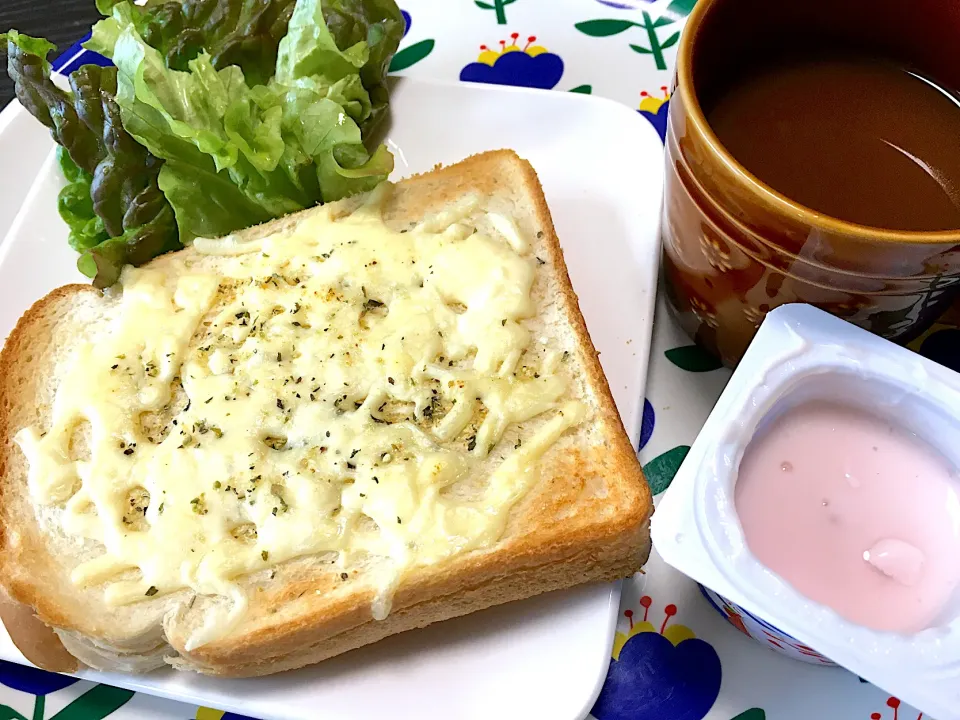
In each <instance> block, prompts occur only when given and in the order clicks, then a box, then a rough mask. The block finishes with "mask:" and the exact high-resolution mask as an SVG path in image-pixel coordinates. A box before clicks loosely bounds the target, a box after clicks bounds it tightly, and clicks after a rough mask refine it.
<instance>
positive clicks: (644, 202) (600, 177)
mask: <svg viewBox="0 0 960 720" xmlns="http://www.w3.org/2000/svg"><path fill="white" fill-rule="evenodd" d="M391 110H392V117H393V120H392V125H391V128H390V131H389V133H388V136H387V143H388V145H389V147H390V149H391V150H392V151H393V153H394V155H395V157H396V170H395V173H394V175H395V176H396V177H398V178H399V177H403V176H405V175H410V174H412V173H419V172H424V171H427V170H430V169H431V168H432V167H433V166H434V165H435V164H437V163H443V164H450V163H453V162H456V161H457V160H460V159H462V158H464V157H467V156H468V155H472V154H475V153H478V152H482V151H484V150H493V149H498V148H513V149H514V150H516V151H517V152H518V153H519V154H520V155H521V156H522V157H524V158H526V159H528V160H529V161H530V162H531V163H532V164H533V166H534V168H535V169H536V170H537V173H538V174H539V176H540V180H541V182H542V184H543V188H544V192H545V193H546V197H547V201H548V203H549V205H550V210H551V212H552V214H553V219H554V222H555V224H556V227H557V234H558V235H559V237H560V241H561V244H562V246H563V250H564V254H565V256H566V260H567V265H568V267H569V269H570V276H571V278H572V281H573V285H574V288H575V289H576V291H577V293H578V295H579V297H580V306H581V308H582V310H583V314H584V316H585V318H586V321H587V325H588V327H589V329H590V335H591V337H592V338H593V342H594V344H595V345H596V347H597V349H598V350H599V351H600V352H601V356H600V360H601V363H602V365H603V368H604V371H605V372H606V375H607V378H608V380H609V382H610V387H611V390H612V391H613V395H614V398H615V400H616V402H617V407H618V408H619V410H620V414H621V416H622V417H623V419H624V425H625V426H626V428H627V432H628V433H629V434H630V437H631V439H632V440H633V441H634V443H635V444H636V441H637V440H638V438H639V431H640V422H641V414H642V407H643V391H644V382H645V379H646V372H647V356H648V352H649V346H650V334H651V329H652V324H653V310H654V298H655V294H656V280H657V263H658V259H659V228H658V219H659V210H660V194H661V189H662V184H663V178H662V172H663V171H662V166H663V149H662V145H661V143H660V140H659V138H658V137H657V134H656V132H655V131H654V130H653V129H652V128H651V126H650V125H649V123H647V122H646V121H644V120H643V118H641V117H640V116H639V115H638V114H637V113H636V112H635V111H633V110H630V109H629V108H626V107H624V106H622V105H619V104H617V103H614V102H613V101H610V100H602V99H597V98H590V97H585V96H581V95H578V94H569V93H561V92H549V91H534V90H525V89H517V88H501V87H492V86H481V85H469V84H459V85H457V84H437V83H432V82H430V83H428V82H423V81H416V80H412V79H407V78H401V79H398V80H397V82H396V85H395V86H394V90H393V94H392V97H391ZM10 113H13V114H20V115H25V112H24V111H23V110H22V109H21V108H19V107H18V106H12V107H11V108H8V109H7V110H6V111H5V112H4V113H3V116H4V117H6V118H7V122H3V121H2V118H0V155H2V157H3V159H4V163H3V166H2V167H3V170H2V171H0V174H2V175H3V176H6V177H4V178H3V180H2V182H0V186H2V183H6V182H7V178H9V175H10V174H12V173H13V172H14V168H17V169H18V170H17V171H18V173H19V175H18V177H20V178H23V177H24V174H25V169H26V168H27V167H29V166H30V165H31V162H33V163H35V162H36V160H32V161H31V159H30V158H29V157H27V156H26V155H25V154H23V153H25V152H26V149H24V151H23V152H21V149H20V138H18V137H17V136H16V135H15V134H16V133H22V132H24V130H23V126H24V125H25V123H24V122H23V119H24V118H22V117H20V118H16V122H13V121H12V119H11V118H9V115H8V114H10ZM47 143H48V147H49V145H50V144H51V143H50V141H49V140H48V141H47ZM24 147H26V146H24ZM32 157H36V153H33V155H32ZM26 174H29V173H26ZM62 182H63V181H62V179H61V177H60V173H59V171H58V170H57V167H56V163H55V160H54V158H53V155H52V153H51V152H49V151H48V154H47V158H46V160H45V161H44V163H43V166H42V167H41V168H40V169H39V172H38V174H37V175H36V180H35V182H34V184H33V187H32V188H31V189H30V191H29V192H28V193H27V195H26V198H25V200H24V201H23V207H22V209H21V210H20V212H19V213H18V214H17V215H16V218H15V219H14V220H13V224H12V226H11V228H10V231H9V233H8V234H7V236H6V239H5V240H4V241H3V243H2V245H0V298H2V303H0V337H6V335H7V334H9V332H10V330H11V329H12V328H13V326H14V324H15V323H16V321H17V319H18V318H19V317H20V315H21V314H22V313H23V311H24V310H26V309H27V308H28V307H29V306H30V304H31V303H33V302H34V301H36V300H37V299H39V298H40V297H42V296H43V295H44V294H46V293H47V292H48V291H50V290H52V289H53V288H55V287H57V286H59V285H62V284H65V283H70V282H85V281H86V279H85V278H84V277H82V276H81V275H80V273H79V272H77V270H76V265H75V263H76V255H75V254H74V252H73V251H72V250H71V249H70V248H69V246H68V245H67V241H66V237H67V229H66V227H65V225H64V224H63V223H62V221H61V220H60V218H59V216H58V214H57V211H56V194H57V192H58V190H59V188H60V187H61V185H62ZM17 200H19V197H18V198H17ZM6 205H7V203H6V202H4V201H3V200H0V221H2V219H3V218H4V217H11V215H10V214H8V208H7V207H6ZM619 601H620V585H619V583H611V584H602V585H590V586H586V587H580V588H576V589H573V590H568V591H563V592H556V593H550V594H548V595H544V596H540V597H538V598H533V599H531V600H526V601H523V602H518V603H513V604H510V605H506V606H502V607H499V608H493V609H491V610H487V611H484V612H480V613H476V614H474V615H471V616H468V617H465V618H460V619H457V620H451V621H448V622H445V623H440V624H437V625H434V626H431V627H429V628H426V629H424V630H418V631H415V632H410V633H406V634H404V635H400V636H395V637H393V638H389V639H387V640H385V641H383V642H380V643H377V644H375V645H371V646H367V647H365V648H361V649H360V650H356V651H354V652H351V653H348V654H347V655H344V656H340V657H338V658H333V659H332V660H328V661H326V662H324V663H321V664H319V665H316V666H313V667H308V668H304V669H302V670H297V671H294V672H289V673H284V674H281V675H275V676H271V677H266V678H258V679H252V680H218V679H214V678H208V677H204V676H201V675H196V674H193V673H183V672H176V671H173V670H168V671H158V672H155V673H151V674H149V675H143V676H133V675H122V674H115V673H98V672H94V671H90V670H88V671H83V672H81V673H80V676H81V677H85V678H88V679H91V680H96V681H98V682H105V683H109V684H111V685H118V686H121V687H126V688H130V689H132V690H137V691H139V692H145V693H150V694H154V695H161V696H164V697H169V698H173V699H176V700H181V701H186V702H192V703H197V704H202V705H207V706H210V707H216V708H220V709H223V710H232V711H234V712H238V713H243V714H245V715H253V716H255V717H259V718H264V719H265V720H268V719H271V720H272V719H274V718H276V719H277V720H280V719H281V718H282V719H283V720H301V719H302V720H307V719H309V720H314V719H315V718H317V717H320V716H322V717H323V718H325V720H368V719H371V718H390V719H391V720H407V719H409V720H413V719H416V720H431V719H433V718H436V719H437V720H441V719H442V720H449V719H452V718H457V719H459V720H490V719H492V718H497V719H498V720H507V719H511V718H517V719H518V720H520V719H523V720H530V718H551V719H552V720H567V719H569V720H574V719H575V718H580V717H583V716H584V715H586V713H587V712H588V711H589V710H590V708H591V706H592V705H593V702H594V700H595V699H596V696H597V694H598V693H599V691H600V687H601V684H602V682H603V680H604V676H605V673H606V669H607V666H608V664H609V662H610V648H611V645H612V641H613V632H614V627H615V623H616V617H617V612H618V608H619ZM0 658H3V659H6V660H12V661H14V662H20V663H25V662H26V661H25V660H24V658H23V656H22V655H21V654H20V653H19V652H18V651H17V649H16V648H15V647H14V646H13V644H12V643H11V642H10V640H9V638H8V637H7V636H6V633H5V632H2V629H0Z"/></svg>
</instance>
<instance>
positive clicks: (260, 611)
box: [0, 151, 652, 677]
mask: <svg viewBox="0 0 960 720" xmlns="http://www.w3.org/2000/svg"><path fill="white" fill-rule="evenodd" d="M468 192H476V193H478V194H480V195H481V196H484V197H494V198H499V199H501V200H502V201H503V202H505V203H514V204H515V205H516V207H517V208H522V210H523V213H524V216H525V217H524V220H523V223H521V224H522V226H523V229H524V230H525V231H527V232H532V233H535V234H536V235H537V237H538V240H539V242H540V243H542V244H541V245H540V246H539V247H540V248H541V253H543V254H545V255H546V257H544V258H543V259H544V260H545V263H546V264H545V266H544V267H545V268H549V269H552V275H551V283H552V285H551V288H552V292H553V293H554V294H553V295H552V296H551V297H555V302H557V303H559V304H560V305H561V306H562V314H563V315H564V317H565V319H566V321H567V323H568V324H569V330H570V333H571V334H572V337H573V338H574V343H575V347H576V351H575V353H574V354H575V356H576V357H575V361H576V362H577V363H578V368H579V369H581V370H582V374H583V375H584V378H585V379H584V381H583V384H584V386H586V387H587V388H588V389H589V391H590V392H591V393H592V396H593V398H594V400H595V413H594V418H593V420H594V423H595V425H596V427H595V428H594V430H596V432H597V433H598V434H599V435H600V436H601V438H602V442H600V443H595V444H593V445H592V446H589V447H585V448H583V449H582V450H579V451H577V452H567V453H555V454H553V455H548V457H546V458H545V459H544V472H543V476H544V481H542V482H541V486H538V488H536V489H535V491H534V492H531V493H530V495H529V496H528V497H526V498H524V499H523V500H521V502H520V503H518V506H517V508H515V511H514V513H512V515H511V518H512V519H511V524H510V526H509V528H508V532H507V536H506V537H505V538H504V539H503V540H502V541H501V542H500V543H498V544H497V545H496V546H495V547H494V548H493V549H491V550H486V551H477V552H471V553H464V554H463V555H460V556H456V557H454V558H452V559H451V560H449V561H448V562H445V563H444V564H443V565H442V567H438V566H428V567H421V568H417V569H415V570H413V571H411V572H410V573H409V575H408V576H407V577H405V579H404V581H403V582H402V584H401V585H400V587H399V588H398V590H397V592H396V595H395V597H394V605H393V607H394V610H393V612H392V613H391V615H390V616H388V618H387V619H386V620H384V621H375V620H373V618H372V616H371V610H370V605H371V602H372V600H373V595H374V588H373V586H372V585H371V584H370V583H364V582H359V581H358V582H356V583H355V584H354V586H352V587H349V588H346V589H344V588H343V587H342V585H343V583H336V582H334V580H333V579H332V578H331V573H330V572H329V570H328V569H324V568H317V567H315V566H311V565H310V564H309V563H308V562H301V561H293V562H292V563H289V564H288V565H289V568H286V569H285V572H284V574H283V578H282V582H277V583H270V584H267V585H258V586H257V588H256V591H255V592H253V593H252V595H251V610H250V613H249V619H247V620H245V621H244V623H243V624H242V625H241V626H240V627H239V628H238V629H237V630H235V631H234V632H232V633H231V634H230V635H228V636H227V637H225V638H222V639H221V640H218V641H215V642H212V643H209V644H207V645H204V646H201V647H199V648H197V649H195V650H192V651H190V652H187V651H186V649H185V644H186V639H187V633H186V631H185V629H184V628H185V623H184V622H182V620H183V617H184V616H185V614H186V613H188V612H189V609H188V608H187V600H189V599H190V598H191V597H192V593H190V592H189V591H181V592H180V593H175V594H173V595H171V596H167V597H166V598H164V599H162V600H158V601H156V602H154V601H148V602H145V603H141V604H140V605H143V606H150V607H152V608H153V610H152V612H151V613H149V615H150V617H148V618H147V619H143V618H140V619H139V623H138V630H137V632H133V633H129V632H128V634H132V635H134V636H136V637H135V638H134V639H130V638H129V637H126V636H125V634H124V631H121V630H118V629H117V626H118V625H121V626H122V625H124V623H122V622H118V620H117V618H116V617H113V616H111V614H110V613H108V612H105V610H104V609H103V608H99V607H97V606H96V595H95V593H94V592H92V591H78V590H77V589H75V588H73V587H72V585H71V584H70V583H69V566H68V564H65V563H64V562H63V561H62V560H61V559H59V558H54V557H52V556H51V553H50V552H49V550H48V547H47V543H46V541H45V539H44V535H43V531H42V529H41V528H40V525H39V522H38V521H37V519H36V516H35V511H34V509H33V507H32V505H31V504H30V502H29V498H28V496H27V488H26V474H25V460H24V458H23V457H22V454H21V452H20V450H19V448H18V447H17V446H16V444H15V443H14V442H13V440H12V438H13V435H14V434H15V433H16V432H17V431H18V430H19V429H20V428H22V427H24V426H26V425H29V424H38V425H41V426H42V425H44V422H43V420H44V413H45V412H48V411H49V398H46V397H45V393H46V394H49V393H47V392H46V391H45V390H44V387H43V385H44V382H45V378H44V374H43V372H42V368H38V367H36V366H34V365H33V362H32V360H33V359H34V358H37V359H39V358H41V357H43V353H42V351H43V349H44V348H45V347H46V346H47V345H49V344H50V343H55V342H56V338H57V335H58V332H63V333H68V332H69V330H70V328H69V327H65V328H63V329H62V330H61V329H60V326H59V325H58V324H57V321H56V319H57V318H62V317H69V314H70V309H71V308H72V307H73V306H74V305H75V304H76V303H77V302H78V301H79V302H84V301H85V300H82V299H83V298H87V299H96V298H97V297H98V296H99V291H97V290H94V289H93V288H91V287H89V286H86V285H69V286H65V287H63V288H58V289H57V290H54V291H53V292H51V293H50V294H49V295H47V296H46V297H45V298H43V299H42V300H40V301H38V302H37V303H36V304H35V305H34V306H33V307H32V308H31V309H30V310H29V311H28V312H27V313H26V314H24V316H23V317H22V318H21V320H20V321H19V323H18V324H17V327H16V328H15V329H14V331H13V333H12V334H11V335H10V337H9V338H8V340H7V343H6V345H5V347H4V349H3V351H2V353H0V587H2V588H3V589H5V590H6V592H7V593H8V594H9V595H10V596H11V597H12V598H13V599H14V600H16V601H18V602H21V603H24V604H25V605H28V606H29V607H32V608H33V609H34V610H35V611H36V614H37V616H38V617H39V618H40V619H41V620H43V621H44V622H45V623H47V624H49V625H51V626H53V627H55V628H58V629H60V630H62V631H63V632H64V633H69V637H70V638H71V642H70V643H69V646H70V648H71V650H72V651H73V652H74V654H75V655H78V656H80V657H81V659H84V660H86V661H87V662H89V663H90V664H92V665H94V666H103V667H110V663H104V662H103V661H102V657H101V655H102V654H98V653H90V654H88V653H86V652H83V646H84V645H85V644H86V643H89V645H90V647H93V646H97V647H98V648H99V649H101V650H102V649H103V648H108V649H111V650H115V651H116V654H117V655H118V656H120V655H124V654H131V653H133V654H136V653H138V652H146V651H153V650H155V648H156V647H157V646H158V645H160V646H164V645H165V644H166V643H169V646H170V647H169V648H168V649H169V654H170V655H177V656H178V657H177V658H176V660H175V664H176V665H177V666H178V667H185V668H192V669H196V670H199V671H201V672H204V673H208V674H213V675H223V676H234V677H243V676H251V675H264V674H269V673H273V672H278V671H281V670H287V669H292V668H296V667H300V666H302V665H305V664H309V663H313V662H317V661H319V660H322V659H325V658H327V657H330V656H333V655H336V654H338V653H341V652H344V651H346V650H350V649H353V648H356V647H360V646H361V645H364V644H367V643H370V642H374V641H376V640H379V639H381V638H383V637H386V636H387V635H390V634H394V633H397V632H402V631H405V630H408V629H412V628H416V627H423V626H425V625H428V624H430V623H432V622H436V621H438V620H443V619H446V618H450V617H455V616H459V615H463V614H467V613H470V612H473V611H476V610H479V609H482V608H486V607H489V606H491V605H496V604H499V603H503V602H508V601H511V600H516V599H521V598H524V597H529V596H531V595H534V594H537V593H540V592H544V591H547V590H553V589H559V588H563V587H569V586H571V585H574V584H578V583H582V582H588V581H593V580H609V579H613V578H616V577H623V576H626V575H629V574H631V573H632V572H635V571H636V570H637V569H638V568H639V567H640V566H641V565H642V563H643V562H644V561H645V560H646V557H647V555H648V553H649V548H650V540H649V518H650V514H651V512H652V501H651V497H650V492H649V489H648V487H647V485H646V482H645V480H644V478H643V474H642V471H641V469H640V466H639V464H638V462H637V459H636V455H635V453H634V450H633V448H632V446H631V443H630V441H629V439H628V438H627V435H626V433H625V432H624V429H623V426H622V423H621V420H620V416H619V414H618V413H617V410H616V406H615V405H614V401H613V398H612V396H611V394H610V389H609V387H608V385H607V382H606V379H605V377H604V375H603V371H602V369H601V366H600V362H599V360H598V358H597V353H596V351H595V349H594V347H593V345H592V343H591V341H590V338H589V335H588V333H587V329H586V326H585V324H584V320H583V317H582V315H581V313H580V309H579V305H578V302H577V297H576V294H575V293H574V291H573V288H572V286H571V284H570V280H569V276H568V273H567V268H566V265H565V263H564V259H563V253H562V251H561V249H560V245H559V242H558V240H557V237H556V233H555V231H554V228H553V223H552V220H551V218H550V214H549V210H548V208H547V204H546V200H545V198H544V197H543V193H542V190H541V188H540V184H539V181H538V179H537V176H536V173H535V172H534V170H533V168H532V167H531V166H530V165H529V163H527V162H526V161H523V160H521V159H520V158H519V157H518V156H517V155H516V154H515V153H513V152H511V151H496V152H490V153H484V154H481V155H476V156H473V157H471V158H468V159H466V160H464V161H463V162H460V163H458V164H456V165H453V166H450V167H447V168H441V169H437V170H434V171H432V172H430V173H425V174H423V175H418V176H415V177H412V178H409V179H406V180H404V181H402V182H401V183H399V184H398V187H397V192H396V193H395V199H394V200H392V201H391V206H390V207H389V208H388V211H387V220H388V222H390V223H396V224H403V223H409V222H412V221H414V220H417V219H419V218H420V217H422V216H424V215H426V214H428V213H429V212H431V211H435V210H438V209H440V208H443V207H444V206H446V205H448V204H449V203H451V202H453V201H454V200H456V199H457V198H459V197H461V196H462V195H464V194H465V193H468ZM305 212H306V213H309V212H310V211H309V210H308V211H305ZM298 218H299V215H294V216H289V217H286V218H280V219H278V220H274V221H271V222H270V223H266V224H265V225H262V226H258V227H256V228H251V229H249V230H245V231H242V232H241V233H239V234H240V235H241V236H243V237H258V236H263V235H267V234H271V233H275V232H277V231H279V230H282V229H284V228H285V227H288V226H289V225H290V224H291V223H296V222H297V221H298ZM181 252H182V253H192V252H193V251H192V250H189V249H188V250H184V251H181ZM170 257H172V256H164V257H161V258H158V259H157V260H154V261H153V262H154V263H156V264H158V265H160V264H163V263H166V262H170V260H169V258H170ZM595 486H600V487H602V488H603V492H602V493H599V494H595V493H591V492H590V491H589V489H590V488H591V487H595ZM351 582H352V581H351ZM170 610H173V611H175V612H173V613H171V618H169V619H168V620H167V621H166V622H163V624H162V627H161V618H162V617H163V615H164V614H165V613H167V611H170ZM124 612H125V615H124V617H126V616H127V615H129V612H128V611H124ZM121 614H124V613H121ZM150 626H155V627H156V632H153V631H149V632H144V628H145V627H150ZM78 638H79V641H78Z"/></svg>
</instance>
